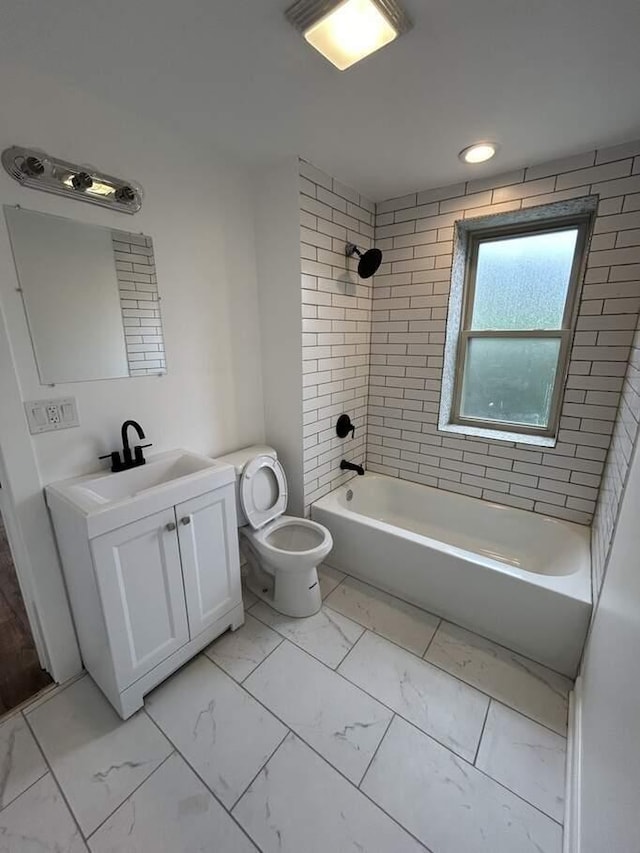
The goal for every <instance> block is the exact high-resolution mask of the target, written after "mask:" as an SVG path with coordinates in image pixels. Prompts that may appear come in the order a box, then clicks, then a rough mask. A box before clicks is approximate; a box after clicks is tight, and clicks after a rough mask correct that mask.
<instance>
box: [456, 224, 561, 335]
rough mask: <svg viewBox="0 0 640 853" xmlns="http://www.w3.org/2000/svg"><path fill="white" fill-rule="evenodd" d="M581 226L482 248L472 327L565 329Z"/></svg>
mask: <svg viewBox="0 0 640 853" xmlns="http://www.w3.org/2000/svg"><path fill="white" fill-rule="evenodd" d="M577 237H578V229H577V228H572V229H570V230H567V231H555V232H553V233H550V234H530V235H528V236H526V237H510V238H506V239H504V240H491V241H486V242H482V243H480V245H479V246H478V261H477V268H476V285H475V297H474V302H473V317H472V322H471V328H472V329H521V330H522V329H560V328H562V316H563V314H564V306H565V301H566V298H567V290H568V288H569V276H570V275H571V266H572V264H573V256H574V252H575V248H576V239H577Z"/></svg>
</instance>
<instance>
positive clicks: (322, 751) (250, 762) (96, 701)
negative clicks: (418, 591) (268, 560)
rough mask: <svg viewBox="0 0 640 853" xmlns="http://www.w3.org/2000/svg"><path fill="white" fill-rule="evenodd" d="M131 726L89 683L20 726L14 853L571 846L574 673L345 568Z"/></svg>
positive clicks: (12, 787)
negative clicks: (566, 829)
mask: <svg viewBox="0 0 640 853" xmlns="http://www.w3.org/2000/svg"><path fill="white" fill-rule="evenodd" d="M321 588H322V591H323V595H324V596H325V606H324V608H323V610H322V611H321V613H319V614H317V615H316V616H313V617H311V618H309V619H302V620H295V619H287V618H286V617H283V616H280V615H279V614H277V613H275V612H274V611H272V610H270V608H268V607H267V606H266V605H264V604H263V603H261V602H257V601H256V600H255V597H251V596H250V595H247V596H246V598H245V604H246V606H247V607H248V608H249V611H248V613H247V617H246V623H245V625H244V626H243V627H242V628H241V629H240V630H239V631H237V632H235V633H234V634H231V633H229V634H226V635H225V636H223V637H221V638H220V639H219V640H217V641H216V642H215V643H213V644H212V645H211V646H210V647H209V648H208V649H207V650H206V652H205V653H204V654H202V655H200V656H199V657H198V658H196V659H195V660H194V661H192V662H191V663H189V664H188V665H187V666H185V667H184V668H183V669H182V670H181V671H180V672H178V673H176V674H175V675H174V676H172V677H171V678H170V679H169V680H168V681H166V682H165V683H164V684H162V685H161V686H160V687H158V688H157V689H156V690H155V691H154V692H153V693H152V694H150V695H149V696H148V697H147V701H146V703H145V709H144V710H143V711H141V712H139V713H138V714H136V715H135V716H134V717H132V718H131V719H130V720H128V721H127V722H122V721H121V720H120V719H119V718H118V717H117V716H116V714H115V712H114V711H112V709H111V707H110V706H109V705H108V703H107V702H106V700H105V699H104V698H103V697H102V694H101V693H100V692H99V690H98V689H97V688H96V687H95V686H94V684H93V682H92V681H91V680H90V678H89V677H88V676H84V677H83V678H81V679H79V680H78V681H75V682H74V683H73V684H71V685H69V686H67V687H65V688H62V689H59V690H57V691H53V693H52V694H51V696H50V697H48V698H46V699H45V701H42V700H40V701H39V702H37V703H34V705H33V706H31V707H28V708H26V709H25V710H24V711H23V712H21V713H17V714H14V715H13V716H12V717H10V718H9V719H7V720H5V721H3V722H2V723H1V724H0V853H36V851H37V853H46V851H52V853H53V851H56V853H67V851H68V853H81V851H88V850H90V851H93V853H108V851H111V853H116V851H117V853H182V851H185V853H196V851H210V853H245V851H247V852H248V851H254V853H255V851H256V850H262V851H266V852H267V851H268V853H270V851H284V853H334V852H335V853H343V851H345V853H346V851H363V852H364V853H403V851H411V853H413V851H425V850H427V851H430V853H560V851H561V847H562V822H563V812H564V802H563V794H564V773H565V752H566V739H565V736H566V725H567V699H568V693H569V690H570V688H571V683H570V682H569V681H568V679H566V678H563V677H562V676H559V675H557V674H556V673H553V672H551V671H549V670H547V669H545V668H544V667H542V666H539V665H538V664H534V663H532V662H531V661H528V660H526V659H525V658H522V657H521V656H519V655H516V654H514V653H512V652H509V651H507V650H506V649H503V648H501V647H499V646H496V645H494V644H493V643H490V642H489V641H487V640H484V639H482V638H481V637H478V636H476V635H474V634H471V633H469V632H468V631H463V630H462V629H461V628H458V627H456V626H454V625H450V624H447V623H444V622H441V621H440V620H439V619H438V618H436V617H434V616H432V615H431V614H428V613H425V612H424V611H421V610H419V609H418V608H415V607H412V606H410V605H407V604H405V603H404V602H401V601H398V600H397V599H395V598H393V597H392V596H389V595H386V594H385V593H381V592H379V591H378V590H375V589H373V588H372V587H370V586H367V585H366V584H363V583H361V582H359V581H356V580H354V579H352V578H349V577H345V575H344V574H342V573H341V572H338V571H336V570H335V569H331V568H329V567H326V569H325V570H323V571H322V577H321Z"/></svg>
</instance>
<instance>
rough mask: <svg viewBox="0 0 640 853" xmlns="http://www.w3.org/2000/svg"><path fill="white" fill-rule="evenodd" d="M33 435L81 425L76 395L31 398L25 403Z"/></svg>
mask: <svg viewBox="0 0 640 853" xmlns="http://www.w3.org/2000/svg"><path fill="white" fill-rule="evenodd" d="M24 410H25V412H26V413H27V421H28V423H29V432H30V433H31V435H38V433H41V432H49V431H51V430H57V429H70V428H71V427H77V426H80V421H79V420H78V408H77V406H76V398H75V397H59V398H58V399H56V400H29V401H28V402H26V403H25V404H24Z"/></svg>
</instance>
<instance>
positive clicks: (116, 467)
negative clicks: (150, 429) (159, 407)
mask: <svg viewBox="0 0 640 853" xmlns="http://www.w3.org/2000/svg"><path fill="white" fill-rule="evenodd" d="M129 427H133V428H134V429H135V431H136V432H137V433H138V438H139V439H140V440H143V439H144V438H146V436H145V434H144V430H143V429H142V427H141V426H140V424H139V423H138V422H137V421H125V422H124V423H123V424H122V429H121V430H120V434H121V435H122V459H121V458H120V453H119V452H118V451H117V450H114V451H113V452H112V453H107V454H106V456H100V457H99V458H100V459H111V470H112V471H113V472H114V473H115V472H117V471H127V470H128V469H129V468H137V467H138V466H139V465H144V464H145V462H146V459H145V458H144V454H143V452H142V451H143V449H144V448H145V447H151V445H150V444H137V445H136V446H135V447H134V448H133V455H132V454H131V448H130V447H129V436H128V432H129Z"/></svg>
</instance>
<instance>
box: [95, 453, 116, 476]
mask: <svg viewBox="0 0 640 853" xmlns="http://www.w3.org/2000/svg"><path fill="white" fill-rule="evenodd" d="M98 459H110V460H111V470H112V471H114V472H116V471H121V470H122V460H121V459H120V454H119V453H118V451H117V450H114V451H113V452H112V453H107V454H105V455H104V456H98Z"/></svg>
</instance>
